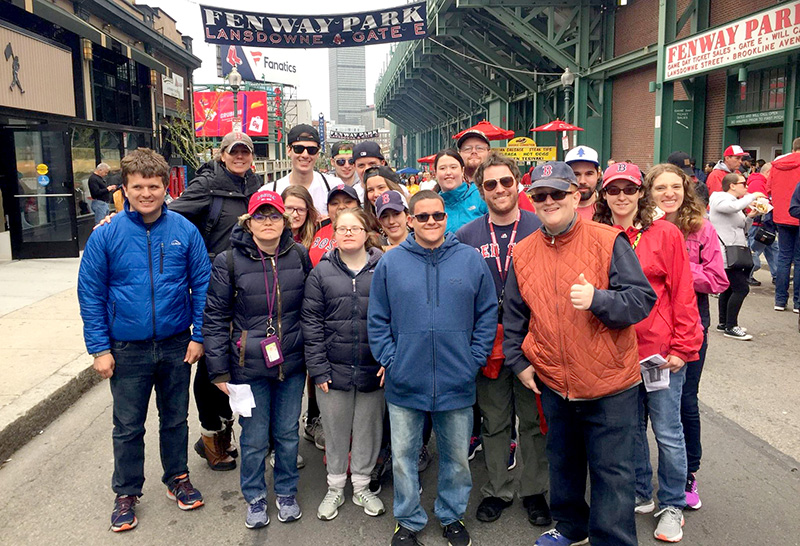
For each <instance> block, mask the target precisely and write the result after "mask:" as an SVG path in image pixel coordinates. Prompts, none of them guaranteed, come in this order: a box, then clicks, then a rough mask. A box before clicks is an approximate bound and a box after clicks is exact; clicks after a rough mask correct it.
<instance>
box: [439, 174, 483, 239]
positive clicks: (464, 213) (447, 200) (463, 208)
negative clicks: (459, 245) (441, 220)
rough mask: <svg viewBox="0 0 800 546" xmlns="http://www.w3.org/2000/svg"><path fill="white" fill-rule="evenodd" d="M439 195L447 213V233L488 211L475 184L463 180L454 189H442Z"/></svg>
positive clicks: (453, 231) (456, 229)
mask: <svg viewBox="0 0 800 546" xmlns="http://www.w3.org/2000/svg"><path fill="white" fill-rule="evenodd" d="M439 195H441V196H442V199H444V210H445V212H446V213H447V233H455V232H456V231H458V228H460V227H461V226H463V225H465V224H468V223H470V222H471V221H473V220H474V219H475V218H480V217H481V216H483V215H484V214H486V213H487V212H489V209H488V208H487V207H486V202H485V201H484V200H483V198H481V192H479V191H478V187H477V186H476V185H475V184H467V183H466V182H464V183H463V184H461V185H460V186H458V187H457V188H456V189H454V190H450V191H443V192H442V193H440V194H439Z"/></svg>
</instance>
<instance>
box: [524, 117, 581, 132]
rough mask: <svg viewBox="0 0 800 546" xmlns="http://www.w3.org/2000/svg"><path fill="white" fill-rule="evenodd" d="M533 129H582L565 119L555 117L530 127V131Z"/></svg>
mask: <svg viewBox="0 0 800 546" xmlns="http://www.w3.org/2000/svg"><path fill="white" fill-rule="evenodd" d="M534 131H583V129H581V128H580V127H578V126H577V125H570V124H569V123H567V122H566V121H562V120H560V119H556V120H555V121H551V122H548V123H545V124H544V125H539V126H538V127H534V128H533V129H531V132H534Z"/></svg>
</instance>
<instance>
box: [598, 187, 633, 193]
mask: <svg viewBox="0 0 800 546" xmlns="http://www.w3.org/2000/svg"><path fill="white" fill-rule="evenodd" d="M603 191H604V192H606V193H607V194H608V195H619V194H620V193H624V194H625V195H636V194H637V193H638V192H639V186H625V187H624V188H620V187H619V186H609V187H607V188H606V189H604V190H603Z"/></svg>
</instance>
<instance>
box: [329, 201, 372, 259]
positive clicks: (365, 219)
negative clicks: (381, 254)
mask: <svg viewBox="0 0 800 546" xmlns="http://www.w3.org/2000/svg"><path fill="white" fill-rule="evenodd" d="M347 214H350V215H352V216H355V217H356V219H357V220H358V221H359V223H360V224H361V227H363V228H364V230H365V231H366V233H367V240H366V242H365V243H364V248H366V249H367V250H369V249H370V248H382V247H381V241H380V237H378V234H377V233H376V232H375V230H374V229H372V228H371V227H370V226H371V221H370V220H371V219H370V217H369V215H368V213H367V212H366V211H364V209H362V208H360V207H353V208H350V209H343V210H340V211H339V212H337V213H336V216H335V217H334V219H333V231H334V233H335V232H336V228H337V226H338V225H339V221H340V220H341V218H342V217H343V216H345V215H347Z"/></svg>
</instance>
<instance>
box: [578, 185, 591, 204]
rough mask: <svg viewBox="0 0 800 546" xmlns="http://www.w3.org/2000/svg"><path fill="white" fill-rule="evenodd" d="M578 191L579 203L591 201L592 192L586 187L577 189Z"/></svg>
mask: <svg viewBox="0 0 800 546" xmlns="http://www.w3.org/2000/svg"><path fill="white" fill-rule="evenodd" d="M578 191H579V192H580V194H581V203H583V202H585V201H589V200H591V198H592V196H593V195H594V190H590V189H589V188H588V187H586V186H582V187H579V188H578Z"/></svg>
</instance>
